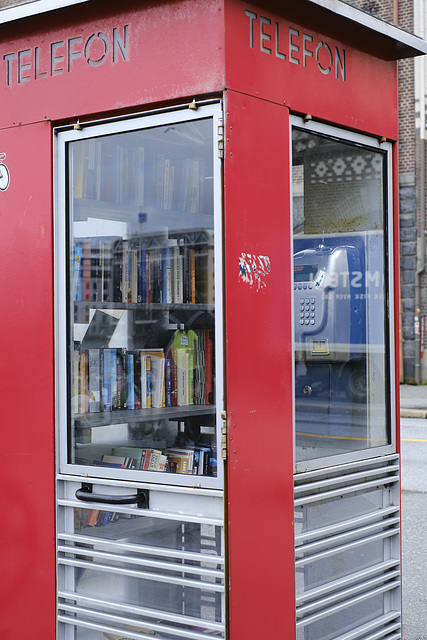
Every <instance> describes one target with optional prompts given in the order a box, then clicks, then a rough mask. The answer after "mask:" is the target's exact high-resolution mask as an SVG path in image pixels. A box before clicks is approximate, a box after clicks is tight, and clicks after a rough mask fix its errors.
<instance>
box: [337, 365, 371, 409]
mask: <svg viewBox="0 0 427 640" xmlns="http://www.w3.org/2000/svg"><path fill="white" fill-rule="evenodd" d="M343 383H344V390H345V392H346V394H347V396H348V397H349V398H350V400H353V402H365V401H366V395H367V388H366V363H365V362H364V361H362V362H357V363H353V364H350V365H348V366H347V367H346V369H345V370H344V374H343Z"/></svg>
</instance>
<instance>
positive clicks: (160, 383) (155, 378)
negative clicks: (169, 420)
mask: <svg viewBox="0 0 427 640" xmlns="http://www.w3.org/2000/svg"><path fill="white" fill-rule="evenodd" d="M164 397H165V358H164V356H163V355H162V356H155V355H152V356H151V406H152V407H154V408H161V407H164V406H165V399H164Z"/></svg>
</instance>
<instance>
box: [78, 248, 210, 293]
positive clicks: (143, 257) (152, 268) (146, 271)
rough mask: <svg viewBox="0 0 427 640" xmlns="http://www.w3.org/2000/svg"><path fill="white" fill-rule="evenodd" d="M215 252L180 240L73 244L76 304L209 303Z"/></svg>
mask: <svg viewBox="0 0 427 640" xmlns="http://www.w3.org/2000/svg"><path fill="white" fill-rule="evenodd" d="M214 277H215V269H214V250H213V246H211V245H208V244H198V245H193V246H191V245H189V244H187V243H186V242H185V239H184V238H179V239H176V238H175V239H174V238H171V239H169V240H167V241H166V242H165V244H164V246H150V245H149V244H147V242H145V241H144V239H142V238H134V239H131V240H126V239H124V238H120V237H117V236H105V237H94V238H82V239H77V240H76V241H75V244H74V251H73V297H74V301H75V302H79V301H90V302H142V303H167V304H172V303H177V304H182V303H185V304H196V303H200V304H213V303H214V293H215V287H214Z"/></svg>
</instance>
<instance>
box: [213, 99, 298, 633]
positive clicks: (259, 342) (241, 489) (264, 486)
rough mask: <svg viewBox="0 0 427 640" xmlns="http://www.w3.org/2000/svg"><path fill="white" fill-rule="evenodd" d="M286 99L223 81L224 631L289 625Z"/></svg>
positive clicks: (291, 535)
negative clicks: (242, 90) (228, 86)
mask: <svg viewBox="0 0 427 640" xmlns="http://www.w3.org/2000/svg"><path fill="white" fill-rule="evenodd" d="M288 127H289V120H288V110H287V109H286V108H284V107H283V106H278V105H275V104H272V103H269V102H266V101H264V100H261V99H257V98H252V97H248V96H243V95H239V94H236V93H233V92H227V96H226V119H225V135H226V147H225V276H226V289H225V294H226V376H227V411H228V426H229V461H228V478H229V492H228V505H229V514H228V515H229V563H230V565H229V566H230V637H232V638H267V637H269V636H274V635H276V634H277V630H278V629H283V624H284V621H286V622H285V624H286V633H285V635H286V638H289V639H291V638H292V637H293V631H292V626H293V624H292V621H293V620H294V615H295V614H294V577H293V575H294V573H293V549H294V530H293V506H292V505H293V477H292V466H293V462H292V458H293V446H292V352H291V344H292V339H291V335H292V333H291V312H290V301H289V292H290V291H291V249H290V220H289V215H290V212H289V208H290V204H289V129H288Z"/></svg>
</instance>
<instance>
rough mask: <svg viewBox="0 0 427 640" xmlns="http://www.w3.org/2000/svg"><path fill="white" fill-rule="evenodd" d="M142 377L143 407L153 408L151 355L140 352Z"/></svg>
mask: <svg viewBox="0 0 427 640" xmlns="http://www.w3.org/2000/svg"><path fill="white" fill-rule="evenodd" d="M139 362H140V369H141V374H140V379H141V409H151V356H148V355H145V354H144V353H143V352H140V353H139Z"/></svg>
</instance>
